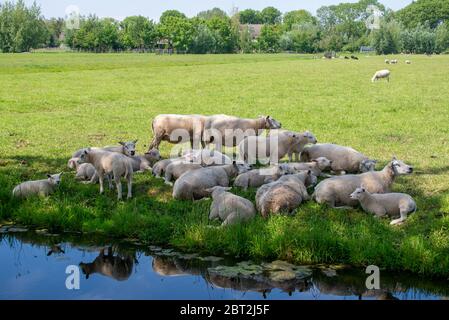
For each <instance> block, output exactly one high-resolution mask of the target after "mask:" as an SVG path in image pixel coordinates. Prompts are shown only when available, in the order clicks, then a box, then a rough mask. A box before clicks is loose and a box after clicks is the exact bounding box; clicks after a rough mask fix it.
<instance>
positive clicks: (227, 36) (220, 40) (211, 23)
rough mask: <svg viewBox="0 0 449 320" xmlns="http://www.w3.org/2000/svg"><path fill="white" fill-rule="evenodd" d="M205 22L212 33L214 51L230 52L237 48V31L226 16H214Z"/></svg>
mask: <svg viewBox="0 0 449 320" xmlns="http://www.w3.org/2000/svg"><path fill="white" fill-rule="evenodd" d="M206 24H207V26H208V28H209V29H210V30H211V31H212V32H213V33H214V36H215V45H216V51H215V52H216V53H232V52H235V51H236V50H237V42H238V33H237V30H235V29H234V28H233V26H232V21H231V20H230V19H229V18H228V17H226V18H218V17H215V18H212V19H210V20H207V21H206Z"/></svg>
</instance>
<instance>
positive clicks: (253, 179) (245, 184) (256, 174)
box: [234, 166, 292, 190]
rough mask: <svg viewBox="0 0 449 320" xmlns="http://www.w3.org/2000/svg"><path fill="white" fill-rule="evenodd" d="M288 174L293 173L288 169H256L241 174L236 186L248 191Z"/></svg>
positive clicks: (282, 167) (279, 167)
mask: <svg viewBox="0 0 449 320" xmlns="http://www.w3.org/2000/svg"><path fill="white" fill-rule="evenodd" d="M286 173H292V172H291V171H289V169H288V167H285V166H272V167H270V168H266V169H256V170H251V171H248V172H245V173H242V174H240V175H239V176H238V177H237V178H235V181H234V186H235V187H239V188H243V189H244V190H247V189H248V188H258V187H260V186H262V185H264V184H267V183H270V182H273V181H276V180H278V179H279V178H280V177H282V176H283V175H284V174H286Z"/></svg>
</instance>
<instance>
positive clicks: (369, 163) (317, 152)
mask: <svg viewBox="0 0 449 320" xmlns="http://www.w3.org/2000/svg"><path fill="white" fill-rule="evenodd" d="M320 157H325V158H327V159H329V160H331V161H332V171H334V172H335V173H337V174H346V173H359V172H360V173H364V172H369V171H374V169H375V167H376V162H377V161H376V160H370V159H369V158H368V157H367V156H365V155H364V154H362V153H360V152H358V151H356V150H354V149H352V148H349V147H343V146H339V145H336V144H317V145H314V146H310V147H306V148H305V149H304V151H303V152H302V154H301V161H302V162H310V161H312V160H313V159H318V158H320Z"/></svg>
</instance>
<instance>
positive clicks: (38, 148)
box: [0, 53, 449, 276]
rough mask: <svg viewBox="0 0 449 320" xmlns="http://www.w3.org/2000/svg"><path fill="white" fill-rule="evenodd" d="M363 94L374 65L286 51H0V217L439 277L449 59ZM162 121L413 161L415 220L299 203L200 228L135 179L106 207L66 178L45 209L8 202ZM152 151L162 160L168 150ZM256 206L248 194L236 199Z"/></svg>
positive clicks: (446, 196) (181, 205)
mask: <svg viewBox="0 0 449 320" xmlns="http://www.w3.org/2000/svg"><path fill="white" fill-rule="evenodd" d="M398 58H399V60H400V61H402V63H400V64H399V65H393V66H389V68H390V69H391V70H392V80H391V82H390V83H387V82H379V83H376V84H372V83H371V82H370V78H371V76H372V74H373V73H374V71H376V70H379V69H382V68H385V65H384V58H383V57H380V56H379V57H364V56H361V57H360V61H347V60H332V61H323V60H321V59H318V60H315V59H312V57H311V56H298V55H206V56H189V55H186V56H170V57H168V56H153V55H133V54H122V55H121V54H111V55H109V54H104V55H90V54H69V53H65V54H64V53H48V54H23V55H0V114H1V126H0V219H11V220H14V221H16V222H18V223H22V224H26V225H34V226H38V227H46V228H50V229H53V230H57V231H61V230H72V231H73V230H76V231H85V232H97V231H99V232H104V233H106V234H109V235H113V236H116V237H127V238H128V237H138V238H141V239H143V240H147V241H150V242H156V243H159V244H170V245H174V246H176V247H179V248H181V249H185V250H192V251H201V252H203V253H208V254H214V255H220V254H231V255H235V256H239V257H245V258H253V259H257V258H260V259H276V258H280V259H286V260H289V261H291V262H295V263H317V262H329V263H331V262H332V263H335V262H343V263H350V264H354V265H369V264H376V265H379V266H382V267H385V268H389V269H396V270H410V271H413V272H419V273H423V274H426V275H444V276H447V275H449V125H448V123H449V106H448V103H449V91H448V90H447V84H448V83H449V73H448V72H447V70H448V68H449V57H448V56H435V57H431V58H429V57H425V56H412V57H407V58H408V59H411V60H412V62H413V64H412V65H405V64H404V63H403V61H404V60H405V57H402V56H400V57H398ZM160 113H204V114H213V113H227V114H233V115H239V116H242V117H255V116H258V115H260V114H267V115H268V114H269V115H271V116H273V117H274V118H276V119H278V120H280V121H281V122H282V123H283V125H284V127H285V128H288V129H292V130H298V131H299V130H305V129H310V130H311V131H312V132H314V133H315V135H316V136H317V137H318V139H319V141H322V142H335V143H339V144H343V145H350V146H352V147H354V148H356V149H358V150H360V151H362V152H364V153H365V154H368V155H370V156H372V157H373V158H376V159H379V160H380V165H379V167H380V166H382V165H384V164H385V163H386V162H387V161H388V160H389V159H390V158H391V156H392V155H393V154H396V155H397V156H398V157H399V158H401V159H404V160H405V161H406V162H408V163H410V164H412V165H414V167H415V168H416V171H417V172H416V174H414V175H413V176H409V177H404V178H401V179H399V180H398V181H397V183H396V184H395V186H394V190H395V191H399V192H407V193H410V194H411V195H412V196H413V197H414V198H415V199H416V201H417V204H418V207H419V211H418V212H417V213H416V214H415V215H413V216H412V217H411V218H410V219H409V220H408V222H407V223H406V224H405V225H404V226H402V227H399V228H392V227H390V226H389V225H388V221H377V220H375V219H374V218H372V217H370V216H367V215H365V214H363V213H362V212H361V211H360V210H354V211H351V212H341V211H335V210H330V209H328V208H325V207H321V206H318V205H317V204H315V203H308V204H305V205H303V206H302V207H301V208H300V209H299V210H298V212H297V214H296V215H295V216H294V217H274V218H271V219H269V220H263V219H259V218H258V219H256V220H255V221H253V222H252V223H249V224H247V225H244V226H238V227H232V228H227V229H217V228H210V227H209V225H210V223H209V222H208V220H207V215H208V209H209V205H210V202H209V201H200V202H196V203H190V202H182V201H174V200H172V198H171V188H169V187H168V186H166V185H164V184H163V183H162V182H161V181H160V180H156V179H154V178H153V177H151V176H150V175H139V176H137V177H136V182H135V192H134V194H135V198H134V199H133V200H131V201H127V202H120V203H117V202H116V200H115V194H114V192H112V191H109V192H107V193H106V194H105V195H103V196H100V195H99V194H98V186H85V185H82V184H78V183H76V182H74V181H73V174H72V173H70V174H67V175H66V176H65V179H64V180H63V183H62V185H61V188H60V189H59V191H58V192H57V193H56V194H55V195H53V196H52V197H50V198H47V199H28V200H24V201H19V200H13V199H11V197H10V194H11V190H12V188H13V187H14V185H16V184H17V183H19V182H20V181H23V180H28V179H39V178H42V177H43V176H45V174H46V173H47V172H52V173H53V172H59V171H67V169H66V162H67V159H68V158H69V157H70V155H71V154H72V152H73V151H74V150H77V149H78V148H80V147H84V146H87V145H96V146H103V145H109V144H115V143H116V142H117V141H118V140H129V139H135V138H138V139H139V140H140V146H139V151H141V152H143V151H145V150H146V148H145V145H147V144H148V142H149V140H150V139H151V126H150V123H151V119H152V118H153V117H154V116H155V115H157V114H160ZM169 150H170V149H169V146H168V145H167V144H164V145H163V148H162V150H161V151H162V153H163V155H165V156H167V155H168V154H169ZM237 193H239V194H240V195H244V196H246V197H248V198H249V199H254V195H255V190H250V191H248V192H246V193H242V192H240V191H237Z"/></svg>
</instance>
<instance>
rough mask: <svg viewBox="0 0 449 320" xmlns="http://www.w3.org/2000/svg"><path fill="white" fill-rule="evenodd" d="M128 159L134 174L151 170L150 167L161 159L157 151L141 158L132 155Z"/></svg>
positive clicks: (152, 151)
mask: <svg viewBox="0 0 449 320" xmlns="http://www.w3.org/2000/svg"><path fill="white" fill-rule="evenodd" d="M128 158H129V159H130V160H131V163H132V166H133V171H134V172H145V171H150V170H151V166H152V165H153V164H154V163H155V162H157V161H159V160H160V159H161V155H160V153H159V151H158V150H156V149H153V150H151V151H149V152H147V153H145V154H144V155H143V156H141V155H134V156H130V157H128Z"/></svg>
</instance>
